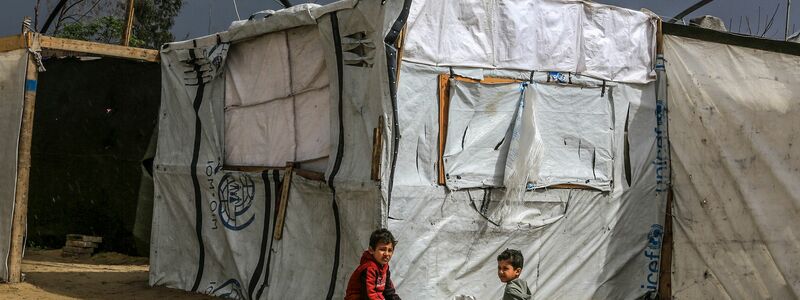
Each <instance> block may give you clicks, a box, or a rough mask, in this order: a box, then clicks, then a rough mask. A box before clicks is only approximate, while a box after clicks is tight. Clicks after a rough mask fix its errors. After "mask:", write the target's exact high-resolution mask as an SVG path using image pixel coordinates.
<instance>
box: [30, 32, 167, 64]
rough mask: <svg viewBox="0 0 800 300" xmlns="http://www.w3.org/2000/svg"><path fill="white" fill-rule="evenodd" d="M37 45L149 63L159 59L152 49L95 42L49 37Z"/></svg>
mask: <svg viewBox="0 0 800 300" xmlns="http://www.w3.org/2000/svg"><path fill="white" fill-rule="evenodd" d="M39 43H40V44H41V47H42V48H47V49H55V50H65V51H74V52H81V53H87V54H95V55H100V56H108V57H118V58H126V59H135V60H143V61H149V62H158V59H159V58H158V51H157V50H152V49H142V48H134V47H125V46H120V45H109V44H101V43H95V42H87V41H78V40H70V39H62V38H55V37H50V36H40V37H39Z"/></svg>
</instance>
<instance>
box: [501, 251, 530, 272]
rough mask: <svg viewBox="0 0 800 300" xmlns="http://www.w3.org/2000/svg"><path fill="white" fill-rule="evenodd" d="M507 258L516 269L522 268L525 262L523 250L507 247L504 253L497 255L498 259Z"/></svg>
mask: <svg viewBox="0 0 800 300" xmlns="http://www.w3.org/2000/svg"><path fill="white" fill-rule="evenodd" d="M503 260H507V261H508V262H509V263H511V266H512V267H514V269H522V265H523V264H524V263H525V258H523V257H522V252H519V250H514V249H508V248H506V250H505V251H503V253H500V255H498V256H497V261H503Z"/></svg>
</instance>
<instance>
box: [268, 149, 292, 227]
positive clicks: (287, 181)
mask: <svg viewBox="0 0 800 300" xmlns="http://www.w3.org/2000/svg"><path fill="white" fill-rule="evenodd" d="M293 170H294V166H293V165H292V164H289V165H288V166H286V171H284V172H283V184H282V185H281V198H280V202H279V203H278V217H277V218H276V219H275V233H274V235H273V236H272V237H273V238H274V239H275V240H280V239H281V238H283V223H284V221H285V220H286V205H287V203H288V202H289V188H290V187H291V185H292V171H293Z"/></svg>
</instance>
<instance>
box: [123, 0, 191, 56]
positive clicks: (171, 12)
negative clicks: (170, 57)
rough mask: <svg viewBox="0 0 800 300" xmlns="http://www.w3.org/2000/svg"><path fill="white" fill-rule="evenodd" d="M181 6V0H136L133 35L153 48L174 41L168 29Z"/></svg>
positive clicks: (170, 27)
mask: <svg viewBox="0 0 800 300" xmlns="http://www.w3.org/2000/svg"><path fill="white" fill-rule="evenodd" d="M181 6H183V0H137V1H136V6H135V10H134V14H135V15H136V18H135V20H136V22H135V23H134V28H133V36H135V37H137V38H138V39H140V40H141V41H142V46H144V47H147V48H153V49H158V48H159V47H161V45H162V44H165V43H169V42H172V41H174V40H175V37H174V36H172V33H171V32H170V29H172V25H174V24H175V16H177V15H178V13H179V12H180V11H181Z"/></svg>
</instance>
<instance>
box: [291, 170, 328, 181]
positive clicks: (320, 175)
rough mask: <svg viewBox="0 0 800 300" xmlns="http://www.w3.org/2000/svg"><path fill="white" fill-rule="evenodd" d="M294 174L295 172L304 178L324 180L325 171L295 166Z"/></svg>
mask: <svg viewBox="0 0 800 300" xmlns="http://www.w3.org/2000/svg"><path fill="white" fill-rule="evenodd" d="M294 174H297V176H300V177H303V178H305V179H310V180H315V181H322V182H325V173H320V172H314V171H311V170H303V169H297V168H295V169H294Z"/></svg>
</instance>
